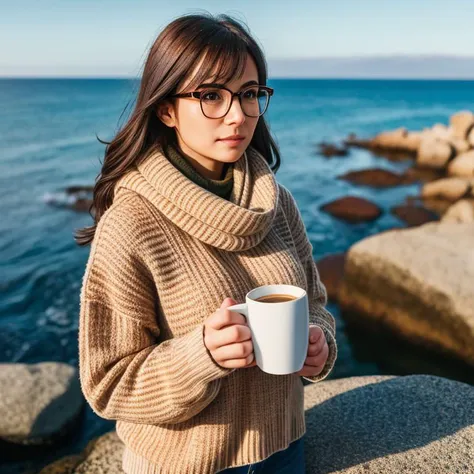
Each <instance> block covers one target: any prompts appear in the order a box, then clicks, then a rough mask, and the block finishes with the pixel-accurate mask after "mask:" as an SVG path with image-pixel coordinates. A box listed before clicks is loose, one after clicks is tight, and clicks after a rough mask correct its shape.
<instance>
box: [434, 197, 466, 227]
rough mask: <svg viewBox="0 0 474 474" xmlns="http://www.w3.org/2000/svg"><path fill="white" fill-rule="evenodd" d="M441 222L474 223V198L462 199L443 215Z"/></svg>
mask: <svg viewBox="0 0 474 474" xmlns="http://www.w3.org/2000/svg"><path fill="white" fill-rule="evenodd" d="M441 222H451V223H471V224H472V223H474V200H472V199H461V200H460V201H458V202H456V203H455V204H453V205H452V206H451V207H450V208H449V209H448V210H447V211H446V213H445V214H444V215H443V217H442V219H441Z"/></svg>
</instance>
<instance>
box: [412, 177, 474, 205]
mask: <svg viewBox="0 0 474 474" xmlns="http://www.w3.org/2000/svg"><path fill="white" fill-rule="evenodd" d="M473 184H474V179H473ZM471 191H472V184H471V182H470V181H469V180H468V179H463V178H443V179H439V180H437V181H433V182H431V183H426V184H425V185H424V186H423V188H422V190H421V196H422V197H423V198H442V199H448V200H449V201H457V200H458V199H461V198H462V197H464V196H466V195H467V194H469V193H470V192H471Z"/></svg>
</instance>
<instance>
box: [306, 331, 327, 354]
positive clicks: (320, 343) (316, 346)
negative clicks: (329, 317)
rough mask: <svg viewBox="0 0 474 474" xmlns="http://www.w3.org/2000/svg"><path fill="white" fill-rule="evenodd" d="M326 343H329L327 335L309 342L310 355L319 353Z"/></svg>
mask: <svg viewBox="0 0 474 474" xmlns="http://www.w3.org/2000/svg"><path fill="white" fill-rule="evenodd" d="M324 344H327V341H326V336H324V334H323V336H322V337H320V338H319V339H318V340H317V341H316V342H315V343H313V344H312V343H310V344H308V355H309V356H315V355H318V354H319V353H320V352H321V350H322V349H323V347H324Z"/></svg>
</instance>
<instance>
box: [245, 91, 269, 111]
mask: <svg viewBox="0 0 474 474" xmlns="http://www.w3.org/2000/svg"><path fill="white" fill-rule="evenodd" d="M269 99H270V95H269V94H268V91H266V90H265V89H262V88H260V87H258V86H251V87H248V88H247V89H245V91H244V92H243V94H242V109H243V111H244V113H245V115H248V116H249V117H259V116H260V115H262V114H264V113H265V111H266V110H267V107H268V101H269Z"/></svg>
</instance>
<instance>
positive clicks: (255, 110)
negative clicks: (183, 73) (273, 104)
mask: <svg viewBox="0 0 474 474" xmlns="http://www.w3.org/2000/svg"><path fill="white" fill-rule="evenodd" d="M272 95H273V89H272V88H271V87H266V86H259V85H252V86H248V87H246V88H245V89H242V90H241V91H240V92H232V91H231V90H229V89H227V88H226V87H224V86H213V87H208V88H205V89H203V90H201V91H194V92H183V93H181V94H174V95H171V96H169V97H178V98H179V97H195V98H196V99H199V100H200V103H201V110H202V113H203V114H204V116H206V117H207V118H210V119H218V118H222V117H224V116H225V115H227V113H228V112H229V110H230V107H231V105H232V101H233V100H234V97H238V98H239V102H240V106H241V107H242V111H243V113H244V114H245V115H247V117H260V116H261V115H263V114H264V113H265V112H266V110H267V108H268V104H269V102H270V97H271V96H272Z"/></svg>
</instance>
